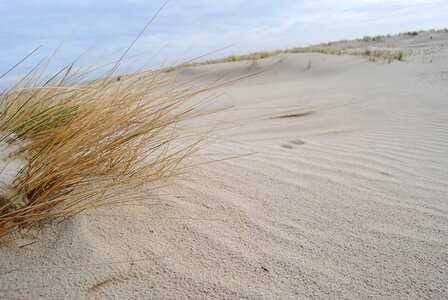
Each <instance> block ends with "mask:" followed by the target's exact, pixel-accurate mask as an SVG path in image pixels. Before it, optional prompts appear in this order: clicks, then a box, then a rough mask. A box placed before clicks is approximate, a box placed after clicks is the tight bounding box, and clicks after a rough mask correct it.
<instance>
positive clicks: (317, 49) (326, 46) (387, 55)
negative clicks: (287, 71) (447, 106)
mask: <svg viewBox="0 0 448 300" xmlns="http://www.w3.org/2000/svg"><path fill="white" fill-rule="evenodd" d="M421 32H423V31H421ZM421 32H418V31H409V32H404V33H400V34H398V36H403V35H408V36H418V35H419V34H420V33H421ZM431 32H437V30H431ZM438 32H448V28H446V29H443V30H438ZM390 37H391V35H390V34H388V35H377V36H373V37H371V36H365V37H363V38H362V39H358V40H355V41H358V42H362V43H368V42H382V41H384V39H385V38H390ZM346 42H349V41H348V40H341V41H337V42H329V43H322V44H320V45H318V46H309V47H296V48H292V49H286V50H275V51H261V52H253V53H250V54H245V55H231V56H228V57H225V58H221V59H213V60H207V61H204V62H193V63H186V64H181V65H178V66H175V67H169V68H165V69H163V71H164V72H172V71H174V70H177V69H180V68H185V67H195V66H201V65H211V64H219V63H226V62H238V61H251V60H252V61H255V60H259V59H265V58H268V57H271V56H274V55H277V54H288V53H292V54H299V53H320V54H329V55H357V56H363V57H366V58H368V59H369V61H372V62H376V61H387V62H389V63H391V62H392V61H395V60H396V61H403V60H404V53H403V52H402V51H400V52H395V51H386V50H371V49H369V48H368V49H366V50H365V51H361V52H360V51H350V49H337V46H338V45H341V44H343V43H346Z"/></svg>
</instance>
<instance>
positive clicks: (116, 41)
mask: <svg viewBox="0 0 448 300" xmlns="http://www.w3.org/2000/svg"><path fill="white" fill-rule="evenodd" d="M163 3H164V0H95V1H94V0H1V1H0V74H2V73H3V71H5V70H7V69H8V68H9V67H11V66H12V65H14V64H15V63H16V62H18V61H19V60H20V59H22V58H23V57H24V56H26V55H27V54H28V53H29V52H31V51H32V50H33V49H35V48H36V47H39V46H42V47H41V48H40V49H39V50H38V51H37V52H36V53H35V54H34V55H33V56H32V57H31V58H30V59H28V60H27V61H26V62H25V63H24V64H22V67H21V68H19V71H21V70H22V69H23V68H30V67H31V66H33V64H36V63H37V62H38V61H39V60H41V59H42V58H43V57H49V56H51V55H52V54H53V52H54V50H55V49H56V48H58V45H60V44H61V42H63V44H62V46H61V48H60V49H59V50H58V52H57V53H56V55H55V57H54V58H53V65H54V67H57V66H60V65H63V64H67V63H69V62H71V61H72V60H74V59H75V58H76V57H78V56H79V55H80V54H82V53H83V52H85V51H86V50H88V49H92V52H91V54H90V57H95V58H99V57H103V58H102V59H103V61H107V60H108V59H109V60H110V59H113V58H114V57H118V56H119V55H121V54H122V53H123V51H124V50H125V49H126V47H127V46H128V45H129V44H130V43H131V42H132V41H133V40H134V38H135V37H136V36H137V35H138V33H139V32H140V30H141V29H142V28H143V27H144V26H145V24H146V23H147V22H148V21H149V20H150V19H151V17H152V16H153V15H154V14H155V13H156V12H157V10H158V9H159V8H160V7H161V6H162V5H163ZM446 27H448V0H406V1H403V0H400V1H397V0H313V1H311V0H276V1H272V0H257V1H253V0H252V1H249V0H171V1H169V2H168V3H167V4H166V6H165V7H164V8H163V9H162V11H161V12H160V14H159V15H158V16H157V17H156V19H155V20H154V22H153V23H152V24H151V26H150V27H149V28H148V29H147V31H146V32H145V34H144V35H143V36H142V37H141V38H140V39H139V40H138V42H137V43H136V44H135V45H134V47H133V48H132V51H131V52H130V53H129V56H134V58H133V64H135V65H139V66H144V67H146V66H155V65H162V64H175V63H178V62H182V61H185V60H188V59H191V58H195V57H198V56H201V55H204V54H207V53H210V52H213V51H215V50H218V49H222V48H226V47H229V48H226V49H224V50H222V51H219V52H217V53H214V54H211V55H209V56H208V57H209V58H216V57H223V56H227V55H231V54H243V53H248V52H251V51H261V50H274V49H284V48H291V47H297V46H306V45H310V44H314V43H320V42H328V41H334V40H341V39H352V38H361V37H363V36H366V35H378V34H393V33H399V32H403V31H412V30H420V29H433V28H434V29H442V28H446Z"/></svg>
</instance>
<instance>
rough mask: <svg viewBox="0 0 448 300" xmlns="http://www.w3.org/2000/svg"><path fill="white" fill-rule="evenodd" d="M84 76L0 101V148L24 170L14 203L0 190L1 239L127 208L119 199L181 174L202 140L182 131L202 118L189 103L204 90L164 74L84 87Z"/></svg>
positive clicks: (61, 77) (65, 73) (35, 85)
mask: <svg viewBox="0 0 448 300" xmlns="http://www.w3.org/2000/svg"><path fill="white" fill-rule="evenodd" d="M81 72H82V71H81V69H76V70H75V68H74V67H73V65H70V66H69V67H67V68H64V69H62V70H60V71H59V72H57V74H56V75H55V76H53V77H51V78H49V79H48V80H46V81H44V82H43V83H42V80H40V78H42V77H41V76H42V73H43V71H42V70H40V71H34V72H31V73H29V74H28V75H27V76H25V77H24V78H23V79H22V80H21V81H20V84H19V85H16V86H14V87H13V88H11V89H10V90H8V91H6V92H4V93H2V94H1V95H0V141H1V143H2V145H7V146H8V147H15V149H16V150H15V151H14V153H12V154H11V155H12V156H11V157H10V159H20V160H22V161H23V162H24V166H23V167H21V169H20V171H19V172H18V174H17V176H16V178H15V181H14V187H13V188H14V191H15V193H13V194H8V195H6V194H5V193H3V191H2V190H0V192H2V194H0V236H4V235H6V234H8V233H10V232H11V231H14V230H16V229H18V228H21V227H24V226H29V225H31V224H34V223H35V222H38V221H40V220H42V219H46V218H56V217H64V218H65V217H69V216H72V215H74V214H76V213H79V212H81V211H83V210H86V209H89V208H95V207H99V206H103V205H109V204H113V203H119V202H126V201H127V199H126V194H122V193H121V194H120V193H119V192H118V191H119V190H121V191H123V190H126V189H128V190H129V189H131V188H135V187H137V186H141V185H142V184H155V183H162V182H165V181H166V180H169V179H171V178H173V177H174V176H176V175H180V174H182V173H183V172H185V171H186V169H187V168H188V164H185V159H186V158H188V157H189V156H190V155H191V154H192V153H194V152H195V151H196V150H197V149H198V147H199V145H200V144H201V142H202V141H203V140H204V134H202V133H198V132H194V131H191V130H188V128H189V127H187V125H186V123H185V122H186V121H188V120H190V119H192V118H195V117H198V116H200V113H199V110H198V109H199V106H200V102H195V103H196V104H190V102H189V101H190V99H192V98H193V97H195V96H196V95H198V94H199V93H201V92H203V91H206V90H208V89H210V88H211V87H210V86H202V87H197V85H194V84H193V83H192V82H179V81H176V80H175V79H174V78H173V77H172V76H169V75H167V74H166V73H164V72H163V71H146V72H142V73H137V74H131V75H129V74H128V75H126V76H124V75H121V76H118V77H112V76H109V77H106V78H99V79H98V80H95V81H90V82H89V83H83V80H84V79H85V76H87V74H88V73H89V72H86V73H81ZM112 73H113V72H111V74H112ZM194 86H196V87H194ZM0 176H2V174H1V173H0Z"/></svg>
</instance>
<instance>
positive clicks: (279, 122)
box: [0, 33, 448, 299]
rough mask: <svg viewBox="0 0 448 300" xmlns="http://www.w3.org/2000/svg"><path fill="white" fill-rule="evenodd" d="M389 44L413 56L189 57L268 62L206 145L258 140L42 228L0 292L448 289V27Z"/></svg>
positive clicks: (3, 259)
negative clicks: (163, 183)
mask: <svg viewBox="0 0 448 300" xmlns="http://www.w3.org/2000/svg"><path fill="white" fill-rule="evenodd" d="M412 41H413V42H412ZM388 46H389V47H394V49H405V50H406V52H407V53H409V55H407V56H406V61H405V62H393V63H392V64H388V63H381V62H376V63H372V62H368V61H367V59H365V58H362V57H355V56H329V55H320V54H301V55H283V56H276V57H271V58H269V59H266V60H263V61H259V62H257V64H255V65H251V63H246V62H243V63H233V64H224V65H213V66H204V67H200V68H193V69H187V70H184V71H182V72H181V76H184V77H186V78H189V76H193V75H197V74H207V75H206V77H205V78H204V80H212V79H213V78H217V77H219V76H221V75H223V74H226V76H227V78H229V79H231V78H238V77H241V76H245V75H249V74H253V73H254V72H259V71H263V73H260V74H259V75H257V76H255V77H253V78H250V79H247V80H245V81H242V82H239V83H237V84H234V85H232V86H230V87H225V88H223V89H221V90H220V91H217V93H223V95H222V96H221V97H219V98H218V99H217V100H216V102H215V104H214V105H215V106H216V107H227V108H229V112H228V113H225V114H220V115H219V116H215V118H217V119H221V120H226V121H229V122H231V121H232V122H234V123H229V124H232V126H233V127H232V126H230V125H229V126H228V127H229V128H228V129H227V130H224V131H222V132H221V137H222V139H221V140H219V141H216V142H215V143H214V144H212V145H210V146H209V147H207V148H206V149H204V150H203V153H202V154H204V155H205V154H206V155H209V157H210V155H211V154H216V153H224V154H227V155H237V154H248V153H254V152H256V153H255V154H252V155H249V156H246V157H241V158H238V159H233V160H227V161H223V162H219V163H214V164H211V165H207V166H203V167H200V168H199V169H197V170H196V171H195V175H194V176H192V177H191V178H190V180H186V181H182V182H179V183H177V184H176V185H175V186H174V187H169V188H166V189H164V190H161V191H159V192H158V194H157V195H154V193H153V192H150V190H141V191H135V193H140V194H141V193H146V194H147V199H148V201H146V202H144V203H142V204H137V205H134V206H126V207H114V208H108V209H104V210H101V211H99V212H98V211H97V212H92V213H91V215H88V216H78V217H76V218H74V219H71V220H69V221H66V222H63V223H60V224H52V225H46V226H44V227H43V228H40V229H33V230H31V231H30V233H29V235H27V236H25V240H22V241H18V242H17V243H16V244H15V245H14V246H10V247H7V248H3V249H1V251H0V298H1V297H6V298H8V297H10V298H11V297H12V298H14V297H17V298H83V297H85V298H88V299H90V298H101V297H103V298H112V297H113V296H115V297H116V298H121V299H124V298H142V299H143V298H153V299H160V298H177V299H183V298H192V299H201V298H203V299H210V298H212V299H213V298H254V299H265V298H266V299H267V298H285V299H297V298H330V299H334V298H353V299H360V298H361V299H368V298H373V299H379V298H389V299H399V298H432V299H436V298H439V299H442V298H447V297H448V199H447V195H448V99H447V95H448V34H446V33H439V34H434V38H433V39H430V38H429V34H428V35H427V36H426V38H424V36H423V37H422V36H419V37H415V38H412V40H411V38H406V39H405V38H403V39H394V40H391V41H390V43H389V45H388ZM381 47H382V46H381ZM413 49H414V50H413ZM412 53H413V54H412ZM411 54H412V55H411ZM310 61H311V68H308V66H309V62H310ZM209 72H211V73H209ZM213 157H214V156H213ZM216 157H218V156H216ZM94 213H97V214H101V216H100V215H93V214H94ZM31 235H35V236H37V237H38V238H39V242H38V243H35V244H32V245H28V246H25V247H23V248H17V246H18V245H23V244H26V241H32V237H31ZM110 262H114V263H113V264H109V263H110ZM103 263H108V264H103ZM15 268H31V269H28V270H18V271H13V272H8V273H4V270H12V269H15Z"/></svg>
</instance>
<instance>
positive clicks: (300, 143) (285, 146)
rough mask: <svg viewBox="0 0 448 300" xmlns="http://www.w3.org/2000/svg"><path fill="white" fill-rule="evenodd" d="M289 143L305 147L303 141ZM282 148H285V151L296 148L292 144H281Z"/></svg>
mask: <svg viewBox="0 0 448 300" xmlns="http://www.w3.org/2000/svg"><path fill="white" fill-rule="evenodd" d="M289 143H291V144H294V145H298V146H302V145H305V142H304V141H302V140H294V141H290V142H289ZM280 146H281V147H283V148H285V149H294V146H293V145H290V144H281V145H280Z"/></svg>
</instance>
